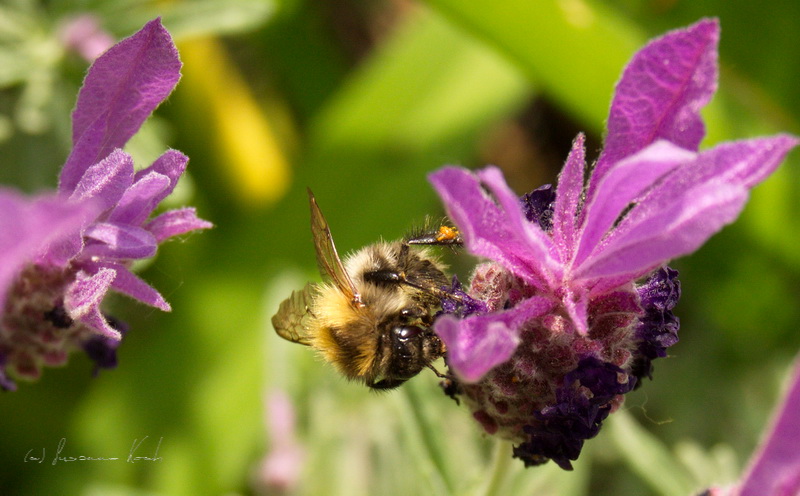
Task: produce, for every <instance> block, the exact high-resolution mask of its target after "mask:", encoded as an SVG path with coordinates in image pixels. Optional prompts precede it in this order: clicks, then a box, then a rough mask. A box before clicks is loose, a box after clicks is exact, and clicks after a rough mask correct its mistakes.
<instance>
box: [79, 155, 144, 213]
mask: <svg viewBox="0 0 800 496" xmlns="http://www.w3.org/2000/svg"><path fill="white" fill-rule="evenodd" d="M132 182H133V159H132V158H131V157H130V155H128V154H127V153H125V152H123V151H122V150H114V151H113V152H111V153H110V154H109V155H108V156H107V157H106V158H105V159H103V160H102V161H100V162H98V163H96V164H94V165H92V166H91V167H89V168H88V169H86V172H85V173H84V174H83V176H82V177H81V179H80V181H79V182H78V184H77V185H76V186H75V189H74V191H73V192H72V195H71V196H70V199H71V200H83V199H86V198H95V199H97V200H98V201H99V202H101V204H102V208H103V210H105V209H108V208H111V207H113V206H115V205H116V204H117V202H119V200H120V198H122V195H123V194H124V193H125V190H127V189H128V188H129V187H130V186H131V183H132Z"/></svg>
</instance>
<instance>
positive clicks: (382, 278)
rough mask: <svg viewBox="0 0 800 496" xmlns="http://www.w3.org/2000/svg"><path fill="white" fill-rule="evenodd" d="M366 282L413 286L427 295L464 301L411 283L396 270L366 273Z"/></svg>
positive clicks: (441, 290) (440, 290) (436, 289)
mask: <svg viewBox="0 0 800 496" xmlns="http://www.w3.org/2000/svg"><path fill="white" fill-rule="evenodd" d="M364 280H365V281H369V282H372V283H375V284H405V285H407V286H411V287H412V288H416V289H419V290H420V291H425V292H426V293H429V294H432V295H433V296H435V297H437V298H449V299H451V300H455V301H462V299H463V298H461V297H460V296H458V295H456V294H451V293H448V292H447V291H445V290H443V289H441V288H437V287H434V286H427V285H422V284H417V283H415V282H413V281H409V280H408V278H406V274H405V272H398V271H396V270H388V269H381V270H373V271H370V272H364Z"/></svg>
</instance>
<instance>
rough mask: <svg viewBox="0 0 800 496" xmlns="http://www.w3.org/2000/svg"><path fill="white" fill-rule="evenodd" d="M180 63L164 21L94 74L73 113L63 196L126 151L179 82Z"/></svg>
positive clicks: (122, 46) (118, 48) (107, 58)
mask: <svg viewBox="0 0 800 496" xmlns="http://www.w3.org/2000/svg"><path fill="white" fill-rule="evenodd" d="M180 68H181V62H180V59H179V58H178V51H177V49H176V48H175V45H174V44H173V43H172V38H171V37H170V35H169V33H168V32H167V30H166V29H164V27H163V26H162V25H161V20H160V19H155V20H153V21H150V22H149V23H147V24H146V25H145V26H144V27H143V28H142V29H141V30H140V31H139V32H137V33H136V34H134V35H133V36H131V37H130V38H127V39H125V40H122V41H121V42H119V43H118V44H116V45H114V46H113V47H111V48H110V49H109V50H108V51H107V52H106V53H104V54H103V55H102V56H101V57H100V58H98V59H97V60H96V61H95V62H94V64H92V67H91V68H90V69H89V72H88V74H87V75H86V79H85V80H84V82H83V87H82V88H81V91H80V93H79V95H78V102H77V104H76V105H75V110H74V111H73V113H72V143H73V150H72V153H71V154H70V157H69V158H68V159H67V163H66V164H65V165H64V168H63V170H62V171H61V177H60V180H59V191H61V192H71V191H72V190H73V189H74V188H75V186H76V185H77V184H78V181H79V180H80V178H81V177H82V176H83V173H84V171H85V170H86V168H87V167H89V166H90V165H92V164H94V163H97V162H98V161H100V160H102V159H103V158H105V157H106V156H107V155H108V154H109V153H110V152H111V150H113V149H114V148H122V147H123V146H125V143H127V142H128V140H129V139H130V138H131V136H133V135H134V133H136V131H138V130H139V128H140V127H141V125H142V123H143V122H144V121H145V119H147V117H148V116H149V115H150V114H151V113H152V112H153V110H155V109H156V107H158V105H159V104H160V103H161V102H162V101H164V99H165V98H166V97H167V96H168V95H169V94H170V93H171V92H172V89H173V88H174V87H175V85H176V84H177V83H178V79H180Z"/></svg>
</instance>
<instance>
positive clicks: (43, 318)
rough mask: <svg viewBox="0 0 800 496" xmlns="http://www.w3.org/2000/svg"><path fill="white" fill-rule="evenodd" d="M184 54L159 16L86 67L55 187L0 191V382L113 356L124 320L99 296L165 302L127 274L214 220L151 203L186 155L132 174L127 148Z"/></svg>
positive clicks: (102, 363)
mask: <svg viewBox="0 0 800 496" xmlns="http://www.w3.org/2000/svg"><path fill="white" fill-rule="evenodd" d="M180 67H181V62H180V59H179V58H178V52H177V50H176V49H175V45H174V44H173V43H172V39H171V37H170V35H169V33H168V32H167V31H166V30H165V29H164V27H163V26H162V25H161V22H160V20H158V19H156V20H154V21H151V22H149V23H148V24H147V25H145V26H144V28H142V30H141V31H139V32H138V33H136V34H134V35H133V36H131V37H130V38H128V39H126V40H123V41H121V42H120V43H118V44H117V45H115V46H113V47H112V48H110V49H109V50H108V51H107V52H106V53H105V54H103V55H102V56H101V57H100V58H98V59H97V61H96V62H95V63H94V64H93V65H92V67H91V68H90V69H89V72H88V74H87V76H86V79H85V80H84V84H83V87H82V88H81V91H80V93H79V95H78V101H77V104H76V106H75V110H74V111H73V113H72V123H73V130H72V131H73V135H72V136H73V140H72V141H73V149H72V152H71V154H70V155H69V157H68V158H67V162H66V163H65V164H64V167H63V169H62V171H61V176H60V178H59V187H58V193H57V194H50V195H41V196H38V197H34V198H25V197H23V196H21V195H19V194H17V193H15V192H13V191H8V190H2V191H0V226H1V227H2V229H0V249H2V253H3V257H4V259H5V260H4V263H3V264H2V269H0V309H2V314H0V386H2V387H3V389H6V390H11V389H14V388H15V384H14V382H13V381H12V379H11V378H10V376H9V375H8V373H9V372H10V373H11V375H13V376H16V377H18V378H26V379H36V378H38V377H39V375H40V374H41V368H42V366H45V365H46V366H56V365H62V364H64V363H66V361H67V357H68V355H69V353H70V352H71V351H73V350H76V349H83V350H84V351H86V353H87V354H88V355H89V357H90V358H92V359H93V360H94V361H95V363H96V364H97V366H98V367H101V368H108V367H113V366H115V365H116V354H115V350H116V348H117V346H118V345H119V341H120V340H121V339H122V333H123V332H124V330H125V326H124V324H122V323H121V322H118V321H116V320H115V319H113V318H111V317H109V316H107V315H105V314H104V313H103V312H102V311H101V309H100V304H101V302H102V301H103V298H104V297H105V295H106V293H107V292H108V291H109V290H110V289H113V290H115V291H118V292H120V293H123V294H126V295H128V296H130V297H132V298H134V299H136V300H139V301H141V302H143V303H146V304H148V305H150V306H153V307H155V308H159V309H161V310H164V311H169V310H170V306H169V304H168V303H167V302H166V301H165V300H164V298H163V297H162V296H161V295H160V294H159V293H158V291H156V290H155V289H153V288H152V287H150V286H149V285H148V284H147V283H146V282H144V281H143V280H141V279H140V278H138V277H137V276H135V275H134V274H133V273H132V272H131V271H130V266H131V264H132V262H133V261H134V260H137V259H142V258H147V257H152V256H153V255H154V254H155V253H156V249H157V246H158V244H159V243H161V242H162V241H164V240H166V239H168V238H170V237H172V236H176V235H180V234H184V233H188V232H190V231H193V230H196V229H205V228H209V227H211V224H210V223H208V222H206V221H204V220H201V219H199V218H198V217H197V216H196V214H195V211H194V209H193V208H183V209H178V210H171V211H167V212H164V213H162V214H160V215H158V216H156V217H155V218H152V219H151V218H150V215H151V213H152V212H153V210H154V209H155V208H156V207H157V206H158V204H159V203H160V202H161V200H163V199H164V198H165V197H166V196H167V195H169V194H170V193H171V192H172V190H173V189H174V188H175V185H176V183H177V181H178V179H179V178H180V176H181V175H182V174H183V171H184V170H185V168H186V163H187V161H188V158H187V157H186V156H185V155H183V154H182V153H180V152H178V151H175V150H168V151H167V152H165V153H164V154H163V155H162V156H161V157H159V158H158V159H157V160H156V161H155V162H154V163H153V164H152V165H151V166H150V167H148V168H146V169H143V170H140V171H138V172H135V171H134V166H133V160H132V159H131V157H130V156H129V155H128V154H126V153H125V152H123V151H122V150H121V148H122V147H123V146H124V145H125V143H126V142H127V141H128V140H129V139H130V138H131V136H133V135H134V134H135V133H136V131H138V129H139V127H141V125H142V123H143V122H144V121H145V119H147V117H148V116H149V115H150V114H151V113H152V112H153V110H155V108H156V107H157V106H158V105H159V104H160V103H161V102H162V101H163V100H164V99H165V98H166V97H167V96H168V95H169V94H170V93H171V92H172V90H173V88H174V87H175V85H176V84H177V82H178V79H179V78H180Z"/></svg>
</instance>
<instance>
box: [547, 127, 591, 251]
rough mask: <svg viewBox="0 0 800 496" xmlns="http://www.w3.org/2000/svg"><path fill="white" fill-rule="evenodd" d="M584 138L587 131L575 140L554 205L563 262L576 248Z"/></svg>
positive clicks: (583, 160)
mask: <svg viewBox="0 0 800 496" xmlns="http://www.w3.org/2000/svg"><path fill="white" fill-rule="evenodd" d="M584 140H585V138H584V135H583V134H582V133H581V134H579V135H578V136H577V137H576V138H575V141H573V142H572V150H570V152H569V156H568V157H567V161H566V162H565V163H564V168H563V169H562V170H561V174H559V176H558V188H557V189H556V203H555V207H554V208H553V241H554V242H555V245H556V247H557V249H558V252H559V254H560V256H561V262H562V263H567V262H569V261H570V260H571V259H572V255H573V254H574V253H573V251H574V249H575V238H576V236H577V231H576V227H575V225H576V222H577V215H578V205H579V204H580V201H581V195H582V193H583V173H584V169H585V168H586V152H585V149H584Z"/></svg>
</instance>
